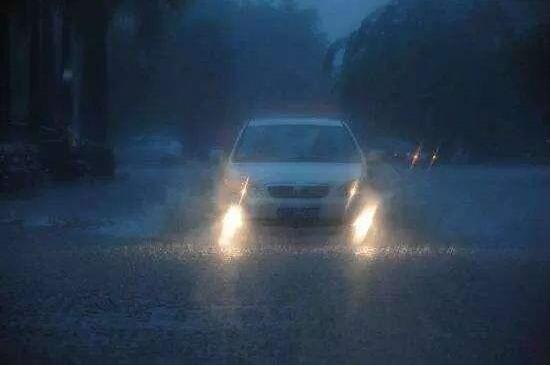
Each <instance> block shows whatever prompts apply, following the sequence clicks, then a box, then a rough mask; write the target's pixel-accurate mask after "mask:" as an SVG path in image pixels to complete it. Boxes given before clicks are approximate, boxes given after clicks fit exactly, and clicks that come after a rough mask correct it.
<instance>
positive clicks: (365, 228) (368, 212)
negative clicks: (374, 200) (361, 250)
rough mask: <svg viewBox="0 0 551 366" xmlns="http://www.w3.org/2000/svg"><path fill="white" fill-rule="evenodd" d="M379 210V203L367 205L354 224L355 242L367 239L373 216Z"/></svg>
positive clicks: (353, 238)
mask: <svg viewBox="0 0 551 366" xmlns="http://www.w3.org/2000/svg"><path fill="white" fill-rule="evenodd" d="M376 212H377V205H373V206H368V207H365V208H364V209H363V210H362V211H361V212H360V214H359V215H358V217H357V218H356V220H354V223H353V224H352V230H353V237H352V240H353V242H354V243H356V244H359V243H361V242H363V241H364V240H365V237H366V236H367V233H368V232H369V229H370V228H371V226H372V225H373V218H374V217H375V213H376Z"/></svg>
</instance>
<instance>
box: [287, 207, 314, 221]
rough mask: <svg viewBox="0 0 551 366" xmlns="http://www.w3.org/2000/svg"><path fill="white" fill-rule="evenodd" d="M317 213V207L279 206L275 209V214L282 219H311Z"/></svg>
mask: <svg viewBox="0 0 551 366" xmlns="http://www.w3.org/2000/svg"><path fill="white" fill-rule="evenodd" d="M318 215H319V208H318V207H280V208H279V209H278V210H277V216H278V217H279V218H280V219H282V220H298V219H300V220H306V219H308V220H312V219H317V218H318Z"/></svg>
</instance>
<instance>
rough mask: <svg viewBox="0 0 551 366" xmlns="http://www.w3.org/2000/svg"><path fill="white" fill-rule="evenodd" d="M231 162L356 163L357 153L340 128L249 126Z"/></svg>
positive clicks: (350, 139) (349, 137)
mask: <svg viewBox="0 0 551 366" xmlns="http://www.w3.org/2000/svg"><path fill="white" fill-rule="evenodd" d="M233 160H234V161H237V162H246V161H257V162H261V161H269V162H287V161H296V162H335V163H349V162H359V161H360V160H361V158H360V153H359V151H358V148H357V147H356V144H355V143H354V140H353V139H352V137H351V136H350V133H349V132H348V131H347V130H346V129H345V128H344V127H342V126H317V125H275V126H249V127H247V128H246V129H245V131H243V134H242V135H241V138H240V140H239V142H238V144H237V147H236V150H235V153H234V156H233Z"/></svg>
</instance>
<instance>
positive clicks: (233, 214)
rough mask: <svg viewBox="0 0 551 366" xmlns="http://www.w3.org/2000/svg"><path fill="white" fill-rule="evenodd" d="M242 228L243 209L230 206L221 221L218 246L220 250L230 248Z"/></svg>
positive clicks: (237, 206)
mask: <svg viewBox="0 0 551 366" xmlns="http://www.w3.org/2000/svg"><path fill="white" fill-rule="evenodd" d="M242 227H243V209H242V208H241V206H239V205H231V206H230V207H229V208H228V210H227V211H226V213H225V214H224V218H223V219H222V231H221V232H220V238H219V239H218V244H219V245H220V247H221V248H222V249H228V248H231V246H232V244H233V241H234V240H235V237H236V235H237V233H238V232H239V231H240V230H241V229H242Z"/></svg>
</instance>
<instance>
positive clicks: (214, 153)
mask: <svg viewBox="0 0 551 366" xmlns="http://www.w3.org/2000/svg"><path fill="white" fill-rule="evenodd" d="M225 157H226V156H225V154H224V150H222V149H221V148H214V149H211V150H210V152H209V162H210V163H211V164H222V162H223V161H224V159H225Z"/></svg>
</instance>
